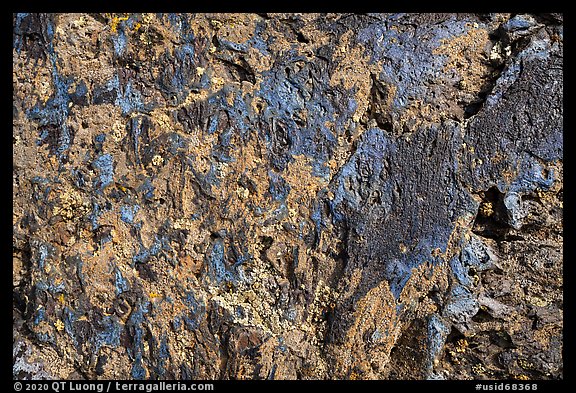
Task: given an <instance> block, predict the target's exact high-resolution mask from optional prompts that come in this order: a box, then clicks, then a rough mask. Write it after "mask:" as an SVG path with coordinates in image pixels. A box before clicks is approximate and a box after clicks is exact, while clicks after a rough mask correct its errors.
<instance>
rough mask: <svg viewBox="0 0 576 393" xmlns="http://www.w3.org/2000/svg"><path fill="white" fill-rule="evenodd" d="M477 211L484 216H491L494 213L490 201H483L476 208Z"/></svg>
mask: <svg viewBox="0 0 576 393" xmlns="http://www.w3.org/2000/svg"><path fill="white" fill-rule="evenodd" d="M478 213H480V215H482V216H484V217H491V216H492V215H493V214H494V207H493V206H492V202H483V203H481V204H480V207H479V208H478Z"/></svg>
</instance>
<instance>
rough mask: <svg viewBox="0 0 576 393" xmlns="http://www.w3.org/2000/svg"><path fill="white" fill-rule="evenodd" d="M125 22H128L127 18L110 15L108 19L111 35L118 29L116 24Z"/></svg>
mask: <svg viewBox="0 0 576 393" xmlns="http://www.w3.org/2000/svg"><path fill="white" fill-rule="evenodd" d="M126 20H128V16H125V15H122V16H119V15H112V16H111V18H110V31H112V33H116V29H117V28H118V24H119V23H120V22H123V21H126Z"/></svg>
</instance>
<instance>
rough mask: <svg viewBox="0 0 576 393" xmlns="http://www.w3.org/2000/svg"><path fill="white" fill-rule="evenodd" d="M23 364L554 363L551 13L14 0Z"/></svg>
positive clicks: (237, 370) (556, 35) (422, 368)
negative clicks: (73, 10)
mask: <svg viewBox="0 0 576 393" xmlns="http://www.w3.org/2000/svg"><path fill="white" fill-rule="evenodd" d="M13 26H14V30H13V87H14V91H13V124H14V126H13V149H14V157H13V164H14V166H13V197H14V203H13V295H14V296H13V311H14V313H13V334H14V336H13V359H14V363H13V376H14V378H18V379H27V378H41V379H43V378H47V379H50V378H63V379H73V378H88V379H94V378H107V379H124V378H128V379H131V378H134V379H148V378H149V379H311V378H314V379H317V378H319V379H324V378H328V379H414V378H415V379H425V378H432V379H500V378H514V379H560V378H562V377H563V371H562V370H563V362H562V346H563V342H562V332H563V323H562V312H563V311H562V309H563V306H562V303H563V298H562V286H563V278H562V261H563V257H562V244H563V223H562V200H563V194H562V193H563V180H562V173H563V164H562V155H563V105H562V101H563V18H562V15H561V14H545V15H528V14H517V15H515V14H480V15H473V14H393V15H387V14H362V15H354V14H322V15H320V14H196V15H193V14H188V15H176V14H55V15H52V14H16V15H14V16H13Z"/></svg>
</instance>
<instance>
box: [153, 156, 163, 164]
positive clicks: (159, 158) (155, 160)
mask: <svg viewBox="0 0 576 393" xmlns="http://www.w3.org/2000/svg"><path fill="white" fill-rule="evenodd" d="M163 163H164V158H162V156H160V155H158V154H156V155H154V157H152V165H154V166H160V165H162V164H163Z"/></svg>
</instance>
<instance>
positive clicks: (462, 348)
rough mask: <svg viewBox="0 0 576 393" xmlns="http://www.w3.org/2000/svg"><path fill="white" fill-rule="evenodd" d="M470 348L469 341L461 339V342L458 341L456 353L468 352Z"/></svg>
mask: <svg viewBox="0 0 576 393" xmlns="http://www.w3.org/2000/svg"><path fill="white" fill-rule="evenodd" d="M467 348H468V341H467V340H466V339H465V338H461V339H460V340H458V341H456V352H460V353H462V352H466V349H467Z"/></svg>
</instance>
